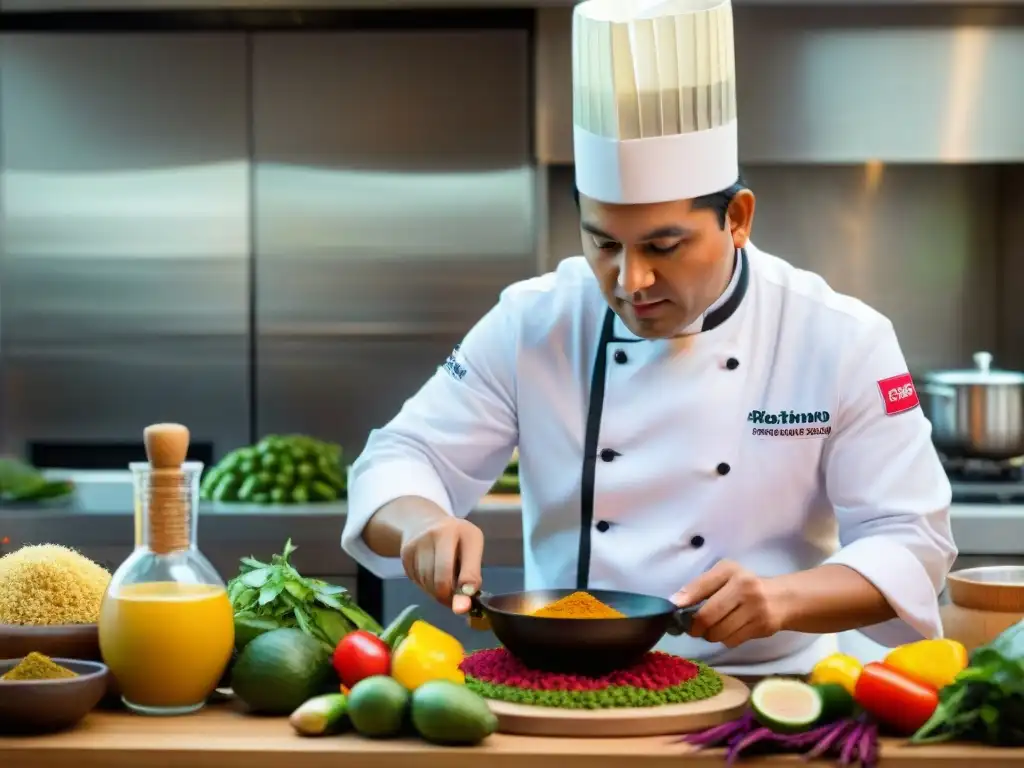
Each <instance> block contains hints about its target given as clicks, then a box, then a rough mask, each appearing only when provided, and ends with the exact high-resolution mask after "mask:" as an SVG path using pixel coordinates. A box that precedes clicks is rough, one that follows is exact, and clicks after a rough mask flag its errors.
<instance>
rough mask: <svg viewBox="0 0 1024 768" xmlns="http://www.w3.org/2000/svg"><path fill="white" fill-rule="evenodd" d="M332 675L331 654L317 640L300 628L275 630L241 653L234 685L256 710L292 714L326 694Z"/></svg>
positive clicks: (232, 680)
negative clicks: (310, 700)
mask: <svg viewBox="0 0 1024 768" xmlns="http://www.w3.org/2000/svg"><path fill="white" fill-rule="evenodd" d="M332 674H333V670H332V669H331V662H330V654H329V653H328V652H327V649H326V648H325V647H324V646H323V645H321V644H320V643H319V642H318V641H317V640H314V639H313V638H312V637H310V636H309V635H307V634H306V633H305V632H303V631H302V630H299V629H291V628H286V629H275V630H273V631H271V632H265V633H264V634H262V635H259V636H258V637H256V638H254V639H253V640H252V641H251V642H249V644H248V645H246V646H245V648H244V649H243V650H242V652H241V653H240V654H239V655H238V660H237V661H236V662H235V665H234V667H232V669H231V687H232V688H233V689H234V692H235V695H236V696H237V697H238V698H239V699H241V700H242V701H243V702H244V703H245V704H246V706H248V707H249V709H250V710H251V711H253V712H255V713H259V714H266V715H290V714H291V713H292V712H294V711H295V710H296V709H298V708H299V707H300V706H301V705H302V704H303V703H305V702H306V701H308V700H309V699H311V698H313V697H314V696H316V695H317V694H320V693H323V692H324V690H325V689H326V688H327V685H328V683H329V682H330V677H331V675H332Z"/></svg>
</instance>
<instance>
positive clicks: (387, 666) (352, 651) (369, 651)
mask: <svg viewBox="0 0 1024 768" xmlns="http://www.w3.org/2000/svg"><path fill="white" fill-rule="evenodd" d="M332 661H333V663H334V671H335V672H337V673H338V677H339V678H341V682H342V683H344V685H345V686H346V687H348V688H351V687H352V686H354V685H355V684H356V683H358V682H359V681H360V680H364V679H366V678H367V677H373V676H374V675H387V674H389V673H390V672H391V651H390V650H389V649H388V647H387V645H386V644H385V643H384V641H383V640H381V639H380V638H379V637H377V636H376V635H373V634H370V633H369V632H364V631H363V630H358V631H356V632H349V633H348V634H347V635H345V636H344V637H343V638H341V641H340V642H339V643H338V647H337V648H335V649H334V657H333V659H332Z"/></svg>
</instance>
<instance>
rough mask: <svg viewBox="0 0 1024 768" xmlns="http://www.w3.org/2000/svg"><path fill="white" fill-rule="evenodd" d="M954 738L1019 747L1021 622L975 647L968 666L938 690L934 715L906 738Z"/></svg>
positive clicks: (1023, 699)
mask: <svg viewBox="0 0 1024 768" xmlns="http://www.w3.org/2000/svg"><path fill="white" fill-rule="evenodd" d="M953 739H958V740H962V741H978V742H982V743H985V744H990V745H993V746H1002V747H1024V621H1021V622H1019V623H1017V624H1015V625H1014V626H1012V627H1010V628H1009V629H1008V630H1006V631H1005V632H1003V634H1001V635H1000V636H999V637H997V638H996V639H995V640H993V641H992V642H991V643H989V644H988V645H985V646H982V647H981V648H977V649H975V650H974V652H973V653H972V654H971V659H970V664H969V665H968V667H967V669H965V670H964V671H963V672H961V673H960V674H959V675H958V676H957V678H956V680H954V681H953V683H952V684H951V685H948V686H946V687H945V688H943V689H942V690H941V691H940V692H939V706H938V708H937V709H936V710H935V714H934V715H932V717H931V719H930V720H929V721H928V722H927V723H925V724H924V725H923V726H922V727H921V729H920V730H919V731H918V732H917V733H915V734H914V735H913V737H912V738H911V739H910V741H911V743H912V744H932V743H936V742H940V741H951V740H953Z"/></svg>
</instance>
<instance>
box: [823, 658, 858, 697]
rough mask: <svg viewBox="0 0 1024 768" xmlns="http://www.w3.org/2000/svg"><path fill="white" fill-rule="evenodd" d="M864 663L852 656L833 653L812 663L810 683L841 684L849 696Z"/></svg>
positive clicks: (853, 689)
mask: <svg viewBox="0 0 1024 768" xmlns="http://www.w3.org/2000/svg"><path fill="white" fill-rule="evenodd" d="M863 669H864V665H863V664H861V663H860V662H859V661H858V660H857V659H855V658H853V656H847V655H846V654H845V653H833V654H832V655H831V656H826V657H825V658H824V659H822V660H821V661H819V662H818V663H817V664H815V665H814V669H813V670H812V671H811V680H810V682H811V685H827V684H834V685H841V686H843V688H845V689H846V690H847V691H848V692H849V694H850V695H851V696H853V693H854V691H855V690H856V688H857V679H858V678H859V677H860V673H861V671H863Z"/></svg>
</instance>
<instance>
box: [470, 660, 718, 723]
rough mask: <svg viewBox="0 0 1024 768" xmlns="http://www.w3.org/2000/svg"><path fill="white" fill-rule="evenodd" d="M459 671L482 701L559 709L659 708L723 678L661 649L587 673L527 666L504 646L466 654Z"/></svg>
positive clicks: (707, 694) (706, 693)
mask: <svg viewBox="0 0 1024 768" xmlns="http://www.w3.org/2000/svg"><path fill="white" fill-rule="evenodd" d="M462 671H463V672H464V673H465V675H466V687H467V688H469V689H470V690H472V691H475V692H476V693H478V694H480V695H481V696H483V697H484V698H486V699H494V700H498V701H507V702H510V703H514V704H530V705H534V706H538V707H558V708H561V709H610V708H615V707H657V706H661V705H664V704H682V703H685V702H689V701H700V700H701V699H709V698H711V697H712V696H715V695H716V694H718V693H720V692H721V690H722V678H721V677H719V676H718V673H717V672H715V671H714V670H713V669H711V668H710V667H708V666H706V665H705V664H702V663H701V662H699V661H688V660H686V659H683V658H680V657H678V656H673V655H671V654H668V653H662V652H660V651H651V652H650V653H648V654H647V655H646V656H645V657H644V658H643V659H642V660H641V661H640V662H638V663H637V664H634V665H633V666H632V667H629V668H628V669H622V670H619V671H616V672H612V673H610V674H607V675H602V676H601V677H585V676H582V675H561V674H555V673H552V672H541V671H538V670H534V669H530V668H529V667H527V666H525V665H524V664H523V663H522V662H520V661H519V660H518V659H516V658H515V657H514V656H513V655H512V654H511V653H509V652H508V651H507V650H505V649H504V648H491V649H488V650H484V651H476V652H475V653H472V654H470V655H469V656H467V657H466V658H465V660H464V661H463V662H462Z"/></svg>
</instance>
